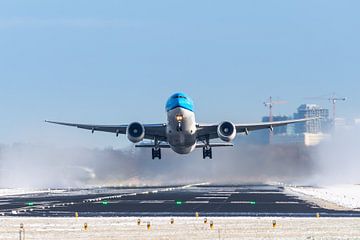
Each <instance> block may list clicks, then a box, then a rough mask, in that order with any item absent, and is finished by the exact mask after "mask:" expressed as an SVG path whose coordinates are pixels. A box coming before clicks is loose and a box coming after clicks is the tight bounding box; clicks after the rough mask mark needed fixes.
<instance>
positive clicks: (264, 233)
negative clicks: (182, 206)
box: [0, 217, 360, 240]
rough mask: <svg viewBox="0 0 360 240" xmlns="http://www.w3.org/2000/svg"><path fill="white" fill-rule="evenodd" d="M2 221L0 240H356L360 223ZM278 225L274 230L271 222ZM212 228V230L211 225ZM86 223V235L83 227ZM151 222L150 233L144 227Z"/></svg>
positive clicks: (152, 219) (167, 219) (186, 219)
mask: <svg viewBox="0 0 360 240" xmlns="http://www.w3.org/2000/svg"><path fill="white" fill-rule="evenodd" d="M137 219H138V218H135V217H114V218H104V217H101V218H81V217H80V218H78V219H75V218H28V217H26V218H18V217H3V218H0V239H1V240H10V239H19V230H20V224H21V223H23V226H24V230H25V239H26V240H32V239H47V240H57V239H72V240H73V239H84V240H85V239H86V240H100V239H101V240H103V239H107V240H112V239H172V240H177V239H187V240H191V239H360V218H321V217H320V218H315V217H314V218H267V217H265V218H256V217H214V218H212V217H211V218H210V217H208V222H207V223H206V224H205V223H204V217H199V218H195V217H174V218H173V219H174V223H173V224H171V223H170V219H171V218H170V217H146V218H141V223H140V225H138V224H137ZM274 220H275V221H276V226H275V227H273V221H274ZM211 221H212V222H213V228H212V229H211V228H210V222H211ZM85 223H87V226H88V228H87V230H84V227H83V226H84V224H85ZM147 223H150V229H148V228H147Z"/></svg>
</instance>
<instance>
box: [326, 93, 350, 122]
mask: <svg viewBox="0 0 360 240" xmlns="http://www.w3.org/2000/svg"><path fill="white" fill-rule="evenodd" d="M328 100H329V101H330V102H331V103H332V107H333V121H334V123H335V119H336V102H338V101H346V97H336V96H335V93H333V95H332V96H331V97H329V99H328Z"/></svg>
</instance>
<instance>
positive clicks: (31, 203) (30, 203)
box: [26, 202, 34, 206]
mask: <svg viewBox="0 0 360 240" xmlns="http://www.w3.org/2000/svg"><path fill="white" fill-rule="evenodd" d="M26 205H28V206H33V205H34V203H33V202H28V203H26Z"/></svg>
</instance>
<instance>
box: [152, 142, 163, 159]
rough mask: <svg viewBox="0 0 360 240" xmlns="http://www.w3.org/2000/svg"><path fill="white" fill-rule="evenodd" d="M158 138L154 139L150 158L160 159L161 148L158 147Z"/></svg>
mask: <svg viewBox="0 0 360 240" xmlns="http://www.w3.org/2000/svg"><path fill="white" fill-rule="evenodd" d="M159 144H160V143H159V140H158V139H157V138H155V139H154V145H155V147H154V148H152V151H151V157H152V159H155V158H158V159H161V148H160V147H159Z"/></svg>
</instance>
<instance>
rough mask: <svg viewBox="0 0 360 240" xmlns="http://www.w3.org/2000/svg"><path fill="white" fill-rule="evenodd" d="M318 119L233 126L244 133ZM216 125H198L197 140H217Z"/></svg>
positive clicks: (238, 131)
mask: <svg viewBox="0 0 360 240" xmlns="http://www.w3.org/2000/svg"><path fill="white" fill-rule="evenodd" d="M316 119H319V118H303V119H295V120H286V121H276V122H261V123H249V124H235V127H236V133H246V134H248V133H249V132H250V131H255V130H260V129H270V130H272V129H273V128H274V127H280V126H284V125H287V124H291V123H301V122H306V121H311V120H316ZM217 128H218V124H198V129H197V131H198V140H200V141H201V140H205V139H206V138H208V139H214V138H218V137H219V136H218V134H217Z"/></svg>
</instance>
